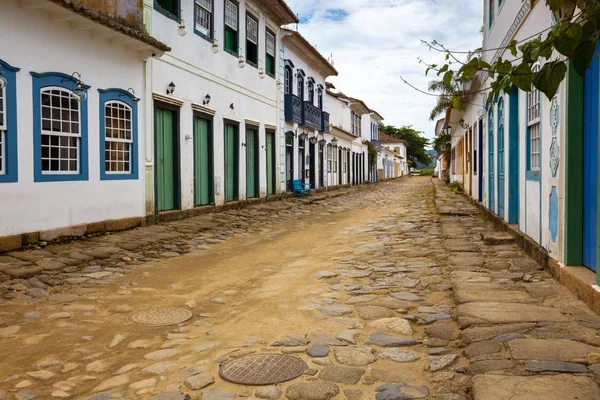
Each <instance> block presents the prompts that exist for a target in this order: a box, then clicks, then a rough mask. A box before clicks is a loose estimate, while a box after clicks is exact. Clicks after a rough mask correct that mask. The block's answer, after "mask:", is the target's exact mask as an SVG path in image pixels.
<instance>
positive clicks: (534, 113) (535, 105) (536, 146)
mask: <svg viewBox="0 0 600 400" xmlns="http://www.w3.org/2000/svg"><path fill="white" fill-rule="evenodd" d="M539 70H540V66H539V64H538V65H534V67H533V68H532V71H533V72H534V73H535V72H539ZM527 127H528V130H529V170H531V171H539V170H540V92H539V90H537V89H536V88H532V90H531V91H530V92H528V93H527Z"/></svg>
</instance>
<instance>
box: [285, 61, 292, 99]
mask: <svg viewBox="0 0 600 400" xmlns="http://www.w3.org/2000/svg"><path fill="white" fill-rule="evenodd" d="M284 91H285V94H292V69H291V68H290V67H285V78H284Z"/></svg>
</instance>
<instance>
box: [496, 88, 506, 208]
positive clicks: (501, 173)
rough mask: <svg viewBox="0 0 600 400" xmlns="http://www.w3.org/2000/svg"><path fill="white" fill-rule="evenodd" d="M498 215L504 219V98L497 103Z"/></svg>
mask: <svg viewBox="0 0 600 400" xmlns="http://www.w3.org/2000/svg"><path fill="white" fill-rule="evenodd" d="M496 135H497V136H498V215H499V216H500V217H502V218H504V98H500V101H498V132H497V134H496Z"/></svg>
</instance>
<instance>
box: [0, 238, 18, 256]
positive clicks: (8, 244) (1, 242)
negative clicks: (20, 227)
mask: <svg viewBox="0 0 600 400" xmlns="http://www.w3.org/2000/svg"><path fill="white" fill-rule="evenodd" d="M21 244H22V236H21V235H11V236H0V252H5V251H11V250H16V249H18V248H20V247H21Z"/></svg>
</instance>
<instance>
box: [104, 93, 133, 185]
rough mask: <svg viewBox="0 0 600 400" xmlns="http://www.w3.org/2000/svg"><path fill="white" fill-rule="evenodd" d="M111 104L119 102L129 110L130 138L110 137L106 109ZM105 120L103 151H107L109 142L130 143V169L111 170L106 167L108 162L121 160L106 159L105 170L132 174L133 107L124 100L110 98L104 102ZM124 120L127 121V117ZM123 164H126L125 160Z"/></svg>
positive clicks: (117, 173) (107, 172) (106, 171)
mask: <svg viewBox="0 0 600 400" xmlns="http://www.w3.org/2000/svg"><path fill="white" fill-rule="evenodd" d="M111 104H119V105H121V106H123V107H125V110H128V111H129V116H130V118H131V119H130V120H129V139H118V138H113V137H109V136H108V135H107V131H108V127H107V126H106V125H107V124H106V119H107V118H108V114H107V112H106V109H107V107H108V106H110V105H111ZM104 121H105V123H104V132H103V134H104V149H103V151H104V152H105V154H106V151H107V149H106V145H107V144H108V143H128V144H129V169H128V170H124V171H109V170H108V168H107V167H106V164H107V163H109V162H111V161H117V162H119V161H118V160H108V159H105V160H104V172H105V173H106V174H108V175H129V174H131V171H132V168H133V165H132V164H133V108H132V107H131V106H130V105H129V104H127V103H125V102H123V101H119V100H109V101H107V102H105V103H104ZM124 121H125V122H127V120H126V119H125V120H124ZM111 128H114V127H111ZM125 129H126V128H125ZM108 151H109V152H113V151H115V150H108ZM123 153H125V152H123ZM123 164H125V162H123Z"/></svg>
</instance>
